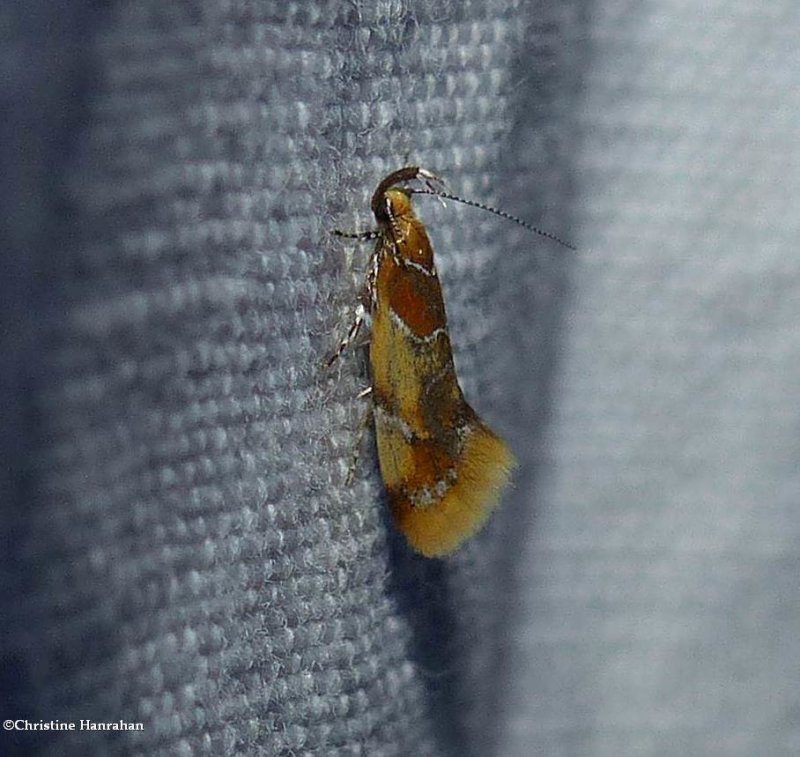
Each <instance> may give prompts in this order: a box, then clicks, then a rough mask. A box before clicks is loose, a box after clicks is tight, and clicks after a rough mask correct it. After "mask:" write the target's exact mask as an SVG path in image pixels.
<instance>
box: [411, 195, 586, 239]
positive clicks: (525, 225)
mask: <svg viewBox="0 0 800 757" xmlns="http://www.w3.org/2000/svg"><path fill="white" fill-rule="evenodd" d="M408 191H409V192H411V194H415V195H434V196H436V197H438V198H439V199H440V200H452V201H453V202H460V203H461V204H462V205H470V206H471V207H473V208H479V209H480V210H488V211H489V212H490V213H494V214H495V215H496V216H500V218H505V219H506V220H508V221H513V222H514V223H517V224H519V225H520V226H522V227H523V228H525V229H527V230H528V231H532V232H533V233H534V234H538V235H539V236H540V237H544V238H545V239H550V240H552V241H553V242H557V243H558V244H560V245H561V246H562V247H566V248H567V249H568V250H572V251H573V252H577V251H578V248H577V247H575V246H574V245H571V244H570V243H569V242H565V241H564V240H563V239H561V238H560V237H557V236H556V235H555V234H551V233H550V232H549V231H545V230H544V229H540V228H539V227H538V226H534V225H533V224H531V223H528V222H527V221H523V220H522V219H521V218H517V217H516V216H512V215H511V213H506V212H505V210H498V209H497V208H493V207H492V206H491V205H484V204H483V203H482V202H474V201H473V200H465V199H464V198H463V197H459V196H458V195H453V194H450V193H449V192H440V191H437V190H433V189H410V190H408Z"/></svg>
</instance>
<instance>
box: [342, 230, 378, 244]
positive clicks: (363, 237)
mask: <svg viewBox="0 0 800 757" xmlns="http://www.w3.org/2000/svg"><path fill="white" fill-rule="evenodd" d="M331 234H333V235H334V236H335V237H343V238H344V239H357V240H358V241H359V242H369V241H370V240H372V239H377V238H378V237H379V236H380V235H381V233H380V231H378V230H377V229H373V230H372V231H362V232H352V231H341V230H339V229H334V230H333V231H332V232H331Z"/></svg>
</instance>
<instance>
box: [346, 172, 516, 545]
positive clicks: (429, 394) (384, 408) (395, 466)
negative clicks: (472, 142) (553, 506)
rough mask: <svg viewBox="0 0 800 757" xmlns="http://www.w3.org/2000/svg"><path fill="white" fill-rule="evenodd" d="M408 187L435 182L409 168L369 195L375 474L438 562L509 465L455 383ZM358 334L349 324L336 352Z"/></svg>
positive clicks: (400, 517) (426, 243)
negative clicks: (374, 226)
mask: <svg viewBox="0 0 800 757" xmlns="http://www.w3.org/2000/svg"><path fill="white" fill-rule="evenodd" d="M414 179H421V180H423V181H426V182H428V184H429V185H430V183H431V182H435V181H438V180H437V178H436V176H435V175H434V174H432V173H431V172H429V171H426V170H425V169H422V168H419V167H416V166H409V167H406V168H402V169H400V170H398V171H395V172H394V173H392V174H390V175H389V176H387V177H386V178H385V179H384V180H383V181H382V182H381V183H380V185H379V186H378V188H377V189H376V191H375V193H374V195H373V197H372V211H373V213H374V214H375V218H376V220H377V222H378V227H379V230H378V232H377V244H376V247H375V251H374V253H373V254H372V258H371V260H370V266H369V273H368V276H367V286H366V298H365V299H366V301H365V307H366V309H367V310H368V311H369V315H370V317H371V321H372V328H371V337H370V344H369V363H370V372H371V378H372V392H371V394H372V400H373V413H374V418H375V433H376V438H377V446H378V458H379V462H380V469H381V476H382V478H383V482H384V485H385V487H386V492H387V495H388V499H389V502H390V505H391V509H392V513H393V515H394V518H395V521H396V522H397V525H398V527H399V528H400V530H401V531H402V532H403V533H404V534H405V536H406V538H407V539H408V541H409V543H410V544H411V546H412V547H413V548H414V549H416V550H417V551H418V552H421V553H422V554H423V555H426V556H428V557H439V556H443V555H447V554H449V553H451V552H453V551H454V550H455V549H457V548H458V547H459V546H460V545H461V544H462V543H463V542H464V541H465V540H466V539H467V538H469V537H470V536H471V535H472V534H474V533H475V532H476V531H477V530H478V529H479V528H480V527H481V526H482V525H483V523H484V522H485V521H486V519H487V518H488V516H489V514H490V513H491V511H492V510H493V509H494V508H495V506H496V505H497V503H498V501H499V498H500V495H501V494H502V492H503V489H504V488H505V487H506V486H507V484H508V482H509V479H510V474H511V470H512V468H513V467H514V466H515V465H516V461H515V459H514V456H513V455H512V453H511V451H510V450H509V448H508V446H507V445H506V444H505V442H503V440H502V439H500V438H499V437H498V436H497V435H496V434H494V432H492V431H491V429H489V427H488V426H487V425H486V424H485V423H484V422H483V421H482V420H481V419H480V418H479V417H478V415H477V414H476V413H475V411H474V410H473V409H472V408H471V407H470V406H469V404H467V402H466V400H465V399H464V395H463V394H462V392H461V388H460V387H459V385H458V380H457V377H456V373H455V367H454V365H453V354H452V351H451V347H450V337H449V336H448V333H447V320H446V317H445V308H444V301H443V299H442V290H441V287H440V285H439V279H438V276H437V273H436V266H435V264H434V260H433V249H432V247H431V243H430V240H429V239H428V234H427V232H426V231H425V227H424V225H423V224H422V222H421V221H420V220H419V219H418V218H417V217H416V215H415V214H414V210H413V207H412V204H411V194H412V193H411V192H410V191H409V190H408V189H406V188H404V187H403V186H401V185H402V184H403V183H405V182H409V181H411V180H414ZM359 326H360V319H357V321H356V323H355V324H354V327H353V328H351V330H350V334H349V335H348V339H346V340H345V341H344V342H343V343H342V345H341V347H340V350H339V352H341V350H342V349H343V348H344V346H346V344H347V343H348V342H349V341H350V340H351V339H352V338H353V337H354V336H355V333H356V332H357V331H358V328H359ZM337 355H338V353H337Z"/></svg>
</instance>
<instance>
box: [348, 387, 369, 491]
mask: <svg viewBox="0 0 800 757" xmlns="http://www.w3.org/2000/svg"><path fill="white" fill-rule="evenodd" d="M370 394H372V387H371V386H368V387H367V388H366V389H364V390H362V391H360V392H359V393H358V395H357V396H358V398H359V399H363V398H364V397H368V396H369V395H370ZM371 422H372V402H370V403H369V404H368V405H367V407H366V409H365V410H364V412H363V413H362V414H361V420H360V421H359V422H358V428H357V429H356V438H355V441H354V442H353V455H352V457H351V459H350V465H349V466H348V468H347V476H346V477H345V479H344V485H345V486H350V485H351V484H352V483H353V479H354V478H355V475H356V465H357V464H358V460H359V458H360V457H361V446H362V444H363V442H364V433H365V432H366V430H367V426H369V425H370V423H371Z"/></svg>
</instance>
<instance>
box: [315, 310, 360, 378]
mask: <svg viewBox="0 0 800 757" xmlns="http://www.w3.org/2000/svg"><path fill="white" fill-rule="evenodd" d="M366 317H367V311H366V308H365V307H364V304H363V303H361V302H359V303H358V305H357V306H356V310H355V314H354V316H353V322H352V323H351V324H350V328H349V329H348V330H347V335H346V336H345V337H344V339H342V340H341V341H340V342H339V345H338V346H337V347H336V349H335V350H334V351H333V352H332V353H331V354H330V355H329V356H328V358H327V359H326V361H325V364H326V365H327V366H328V368H330V367H331V366H332V365H333V364H334V363H335V362H336V361H337V360H338V359H339V358H340V357H341V355H342V353H343V352H344V351H345V350H346V349H347V348H348V347H349V346H350V345H351V344H352V343H353V342H354V341H355V338H356V337H357V336H358V332H359V331H361V327H362V326H363V325H364V319H365V318H366Z"/></svg>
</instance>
